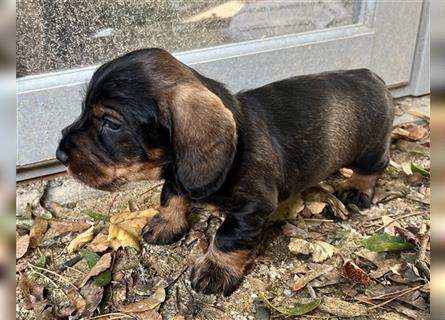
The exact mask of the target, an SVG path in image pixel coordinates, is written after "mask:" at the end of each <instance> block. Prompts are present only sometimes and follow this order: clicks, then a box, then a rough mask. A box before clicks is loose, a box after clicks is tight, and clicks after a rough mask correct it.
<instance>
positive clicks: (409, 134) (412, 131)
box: [392, 123, 428, 141]
mask: <svg viewBox="0 0 445 320" xmlns="http://www.w3.org/2000/svg"><path fill="white" fill-rule="evenodd" d="M392 133H393V134H395V135H398V136H400V137H403V138H408V139H410V140H413V141H419V140H422V139H423V138H425V137H426V136H427V135H428V129H426V128H424V127H422V126H419V125H417V124H415V123H405V124H403V125H401V126H399V127H397V128H395V129H394V130H393V131H392Z"/></svg>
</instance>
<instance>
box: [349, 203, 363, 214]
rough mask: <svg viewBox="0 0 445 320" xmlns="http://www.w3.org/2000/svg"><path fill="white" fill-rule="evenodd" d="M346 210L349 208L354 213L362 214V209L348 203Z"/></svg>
mask: <svg viewBox="0 0 445 320" xmlns="http://www.w3.org/2000/svg"><path fill="white" fill-rule="evenodd" d="M346 208H348V210H351V211H352V212H354V213H361V211H360V208H359V207H358V206H357V205H356V204H354V203H348V205H347V206H346Z"/></svg>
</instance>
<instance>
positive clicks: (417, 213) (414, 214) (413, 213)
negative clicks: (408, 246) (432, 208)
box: [374, 212, 422, 232]
mask: <svg viewBox="0 0 445 320" xmlns="http://www.w3.org/2000/svg"><path fill="white" fill-rule="evenodd" d="M419 214H422V212H412V213H408V214H404V215H403V216H399V217H395V218H394V220H392V221H390V222H388V223H386V224H384V225H383V226H381V227H380V228H377V230H375V231H374V232H379V231H380V230H382V229H384V228H386V227H388V226H390V225H392V224H393V223H394V222H396V221H398V220H401V219H404V218H408V217H412V216H417V215H419Z"/></svg>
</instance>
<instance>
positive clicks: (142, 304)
mask: <svg viewBox="0 0 445 320" xmlns="http://www.w3.org/2000/svg"><path fill="white" fill-rule="evenodd" d="M164 301H165V289H164V288H163V287H158V288H157V289H156V290H155V292H154V293H153V294H152V295H151V296H150V297H148V298H145V299H142V300H140V301H138V302H134V303H130V304H127V305H123V306H121V307H120V312H130V313H131V312H136V313H139V312H144V311H147V310H153V309H155V308H157V307H159V305H160V304H161V303H162V302H164Z"/></svg>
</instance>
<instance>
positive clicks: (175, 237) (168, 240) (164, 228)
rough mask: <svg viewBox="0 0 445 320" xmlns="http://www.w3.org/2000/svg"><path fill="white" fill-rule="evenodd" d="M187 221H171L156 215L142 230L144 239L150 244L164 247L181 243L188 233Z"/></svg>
mask: <svg viewBox="0 0 445 320" xmlns="http://www.w3.org/2000/svg"><path fill="white" fill-rule="evenodd" d="M188 229H189V225H188V223H187V220H186V219H184V220H183V221H170V220H167V219H164V218H163V217H162V215H160V214H157V215H155V216H154V217H153V218H152V219H151V220H150V222H148V223H147V225H146V226H145V227H144V229H143V230H142V237H143V238H144V240H145V241H146V242H147V243H149V244H156V245H164V244H172V243H174V242H176V241H179V240H180V239H181V238H182V237H183V236H184V235H185V234H186V233H187V231H188Z"/></svg>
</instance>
